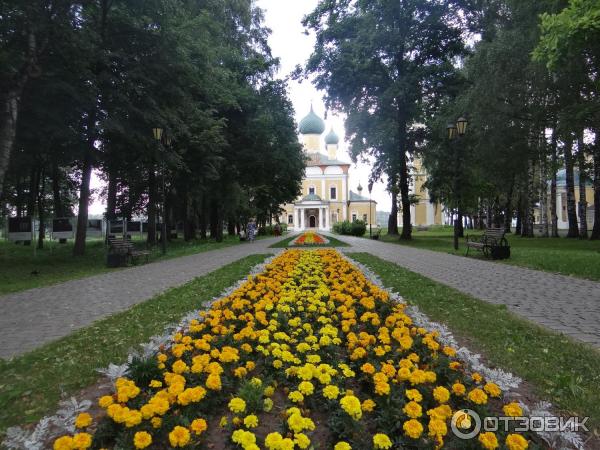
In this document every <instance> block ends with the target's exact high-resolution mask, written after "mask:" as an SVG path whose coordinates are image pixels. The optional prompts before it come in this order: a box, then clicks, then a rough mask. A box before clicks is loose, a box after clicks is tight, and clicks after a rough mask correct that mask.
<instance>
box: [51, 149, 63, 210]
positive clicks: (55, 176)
mask: <svg viewBox="0 0 600 450" xmlns="http://www.w3.org/2000/svg"><path fill="white" fill-rule="evenodd" d="M61 178H62V176H61V173H60V169H59V168H58V164H57V162H56V161H53V162H52V203H53V208H52V209H53V211H54V217H55V218H58V217H65V207H64V205H63V201H62V195H61V192H60V182H61Z"/></svg>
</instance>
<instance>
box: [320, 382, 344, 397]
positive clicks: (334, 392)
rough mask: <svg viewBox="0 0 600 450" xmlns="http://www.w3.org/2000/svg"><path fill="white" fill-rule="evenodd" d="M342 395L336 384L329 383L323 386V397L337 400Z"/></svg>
mask: <svg viewBox="0 0 600 450" xmlns="http://www.w3.org/2000/svg"><path fill="white" fill-rule="evenodd" d="M339 395H340V389H339V388H338V387H337V386H334V385H331V384H330V385H327V386H325V387H324V388H323V397H325V398H328V399H329V400H335V399H336V398H338V396H339Z"/></svg>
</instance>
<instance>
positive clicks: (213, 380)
mask: <svg viewBox="0 0 600 450" xmlns="http://www.w3.org/2000/svg"><path fill="white" fill-rule="evenodd" d="M206 387H207V388H208V389H211V390H213V391H220V390H221V376H220V375H219V374H217V373H211V374H210V375H209V376H208V377H207V378H206Z"/></svg>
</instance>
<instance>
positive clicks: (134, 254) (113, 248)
mask: <svg viewBox="0 0 600 450" xmlns="http://www.w3.org/2000/svg"><path fill="white" fill-rule="evenodd" d="M108 246H109V250H108V251H109V252H112V253H116V254H121V255H124V254H126V255H127V256H128V257H129V258H131V259H132V260H135V259H137V258H139V257H142V256H145V257H146V262H148V256H149V255H150V252H149V251H147V250H136V249H135V247H134V245H133V242H131V240H130V239H125V240H123V239H122V238H112V237H109V238H108Z"/></svg>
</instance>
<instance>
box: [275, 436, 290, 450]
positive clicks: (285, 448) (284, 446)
mask: <svg viewBox="0 0 600 450" xmlns="http://www.w3.org/2000/svg"><path fill="white" fill-rule="evenodd" d="M279 450H294V441H292V440H291V439H290V438H285V439H282V440H281V443H280V444H279Z"/></svg>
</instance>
